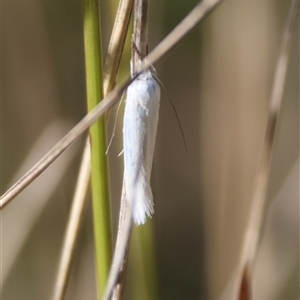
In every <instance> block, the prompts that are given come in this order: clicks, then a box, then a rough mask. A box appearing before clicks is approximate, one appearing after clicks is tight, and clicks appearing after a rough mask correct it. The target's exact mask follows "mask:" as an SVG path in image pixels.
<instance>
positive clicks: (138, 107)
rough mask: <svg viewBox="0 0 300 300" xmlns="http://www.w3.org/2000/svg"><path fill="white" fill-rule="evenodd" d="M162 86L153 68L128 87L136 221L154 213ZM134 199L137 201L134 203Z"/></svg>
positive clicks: (129, 166) (128, 167) (129, 186)
mask: <svg viewBox="0 0 300 300" xmlns="http://www.w3.org/2000/svg"><path fill="white" fill-rule="evenodd" d="M159 102H160V87H159V85H158V84H157V82H156V81H155V79H154V78H153V75H152V73H151V71H146V72H144V73H143V74H141V75H140V76H139V77H138V78H137V79H136V80H135V81H134V82H132V83H131V85H130V86H129V87H128V89H127V97H126V106H125V113H124V127H123V144H124V169H125V170H124V179H125V190H126V196H127V199H128V201H129V203H130V204H131V205H133V207H132V217H133V221H134V223H135V224H137V225H140V224H144V223H145V222H146V216H148V217H151V215H152V214H153V213H154V207H153V206H154V204H153V195H152V191H151V186H150V177H151V170H152V162H153V153H154V146H155V139H156V131H157V124H158V112H159ZM133 199H134V203H133Z"/></svg>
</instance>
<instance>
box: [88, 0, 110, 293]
mask: <svg viewBox="0 0 300 300" xmlns="http://www.w3.org/2000/svg"><path fill="white" fill-rule="evenodd" d="M83 13H84V20H83V22H84V46H85V69H86V89H87V105H88V110H89V111H90V110H92V109H93V108H94V107H95V106H96V104H97V103H98V102H99V100H100V99H102V98H103V76H102V53H101V37H100V17H99V4H98V0H83ZM90 141H91V175H92V176H91V182H92V197H93V218H94V239H95V254H96V269H97V285H98V297H99V299H101V297H102V294H103V291H104V288H105V285H106V281H107V276H108V273H109V267H110V263H111V257H112V237H111V215H110V200H109V180H108V168H107V157H106V155H105V151H106V128H105V121H104V118H103V117H102V118H101V119H99V121H97V122H96V123H95V124H94V125H93V126H91V128H90Z"/></svg>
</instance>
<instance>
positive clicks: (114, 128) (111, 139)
mask: <svg viewBox="0 0 300 300" xmlns="http://www.w3.org/2000/svg"><path fill="white" fill-rule="evenodd" d="M123 98H124V93H123V95H122V97H121V100H120V102H119V105H118V108H117V113H116V117H115V121H114V127H113V132H112V135H111V138H110V140H109V143H108V146H107V149H106V151H105V155H107V153H108V151H109V149H110V146H111V144H112V141H113V139H114V136H115V132H116V127H117V118H118V115H119V110H120V107H121V104H122V101H123ZM109 117H110V113H109Z"/></svg>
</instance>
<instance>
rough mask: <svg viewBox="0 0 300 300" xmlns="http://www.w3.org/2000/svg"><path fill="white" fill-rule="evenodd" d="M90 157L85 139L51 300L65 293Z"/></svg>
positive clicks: (89, 170)
mask: <svg viewBox="0 0 300 300" xmlns="http://www.w3.org/2000/svg"><path fill="white" fill-rule="evenodd" d="M90 156H91V150H90V145H89V140H88V139H87V142H86V145H85V149H84V152H83V158H82V162H81V166H80V171H79V176H78V180H77V184H76V190H75V194H74V199H73V203H72V208H71V213H70V217H69V221H68V225H67V231H66V233H65V238H64V245H63V247H62V249H63V251H62V254H61V257H60V263H59V270H58V274H57V278H56V282H55V289H54V292H53V296H52V298H51V299H52V300H60V299H63V297H64V295H65V292H66V288H67V282H68V278H69V275H70V270H71V262H72V256H73V253H74V249H75V246H76V241H77V238H78V233H79V230H80V227H81V224H82V221H83V215H84V211H85V209H84V208H85V206H86V204H87V201H86V199H87V197H86V191H87V188H88V185H89V181H90V172H91V166H90V160H91V159H90Z"/></svg>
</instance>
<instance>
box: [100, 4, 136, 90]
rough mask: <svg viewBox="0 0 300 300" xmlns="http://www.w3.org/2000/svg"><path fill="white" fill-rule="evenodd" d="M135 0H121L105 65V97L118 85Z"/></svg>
mask: <svg viewBox="0 0 300 300" xmlns="http://www.w3.org/2000/svg"><path fill="white" fill-rule="evenodd" d="M132 5H133V0H121V1H120V3H119V7H118V11H117V16H116V20H115V23H114V28H113V32H112V34H111V39H110V42H109V46H108V51H107V55H106V59H105V64H104V70H103V73H104V95H107V94H108V93H109V92H110V91H111V90H112V89H113V88H114V87H115V85H116V77H117V73H118V69H119V65H120V60H121V56H122V52H123V48H124V44H125V39H126V34H127V31H128V26H129V20H130V15H131V11H132Z"/></svg>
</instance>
